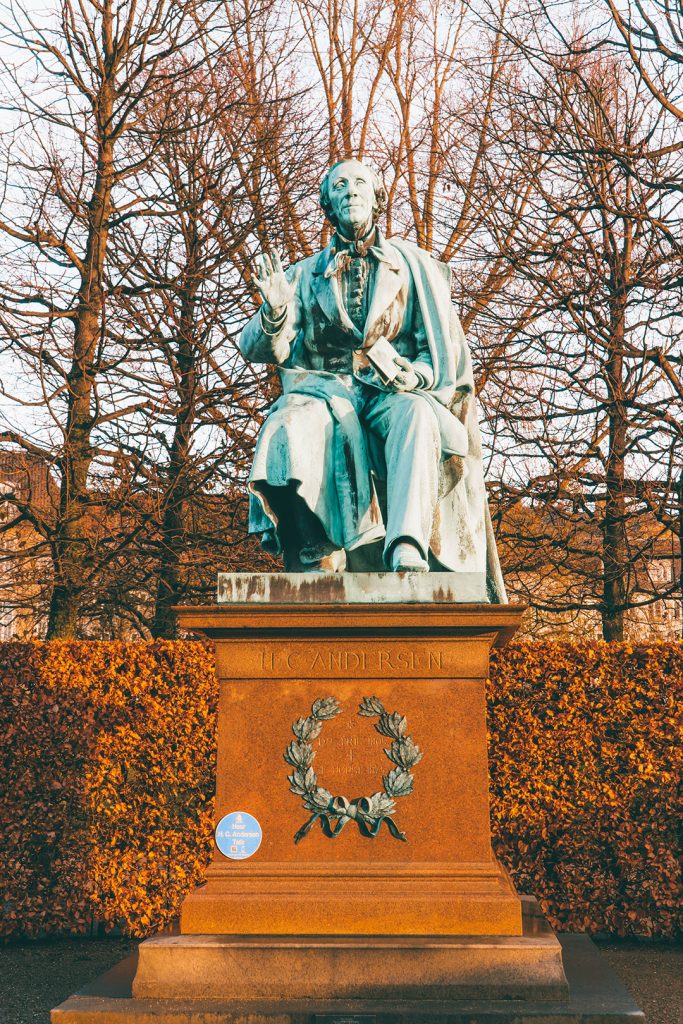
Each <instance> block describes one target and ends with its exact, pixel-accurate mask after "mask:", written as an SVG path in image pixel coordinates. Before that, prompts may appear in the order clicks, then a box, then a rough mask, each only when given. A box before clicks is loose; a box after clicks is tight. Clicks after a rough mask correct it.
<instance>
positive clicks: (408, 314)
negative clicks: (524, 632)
mask: <svg viewBox="0 0 683 1024" xmlns="http://www.w3.org/2000/svg"><path fill="white" fill-rule="evenodd" d="M371 252H372V253H373V254H374V256H375V258H376V259H377V267H376V270H375V277H374V290H373V294H372V297H371V301H370V308H369V311H368V315H367V320H366V323H365V328H364V331H363V332H360V331H359V330H358V329H357V328H356V327H355V326H354V324H353V323H352V321H351V319H350V317H349V315H348V313H347V312H346V310H345V308H344V304H343V301H342V299H341V294H340V287H339V280H338V276H337V275H336V274H335V273H333V272H332V271H333V270H334V264H333V261H334V258H335V253H334V249H333V246H332V244H330V245H328V246H327V247H326V248H325V249H323V250H322V252H320V253H318V254H316V255H314V256H311V257H308V258H307V259H304V260H301V261H300V262H299V263H297V264H295V265H294V266H292V267H291V268H290V269H289V270H288V271H287V275H286V276H287V278H288V280H289V281H290V282H291V283H292V284H293V285H294V289H295V290H294V295H293V298H292V300H291V301H290V303H289V305H288V307H287V314H286V318H285V320H284V322H283V324H282V325H281V327H280V329H279V330H278V332H277V334H275V335H269V334H266V333H264V331H263V330H262V321H261V318H260V315H259V313H257V314H256V315H255V316H254V317H252V319H251V320H250V321H249V323H248V324H247V325H246V327H245V328H244V331H243V333H242V337H241V339H240V348H241V350H242V352H243V354H244V355H245V356H246V358H248V359H251V360H253V361H255V362H267V363H273V362H274V363H277V364H278V365H279V368H280V376H281V379H282V385H283V395H282V397H281V398H279V399H278V400H277V401H276V402H275V403H274V404H273V406H272V408H271V410H270V413H269V417H268V418H267V420H266V423H265V424H264V427H263V428H262V431H261V436H260V437H259V441H258V444H257V450H256V453H255V457H254V465H253V467H252V472H251V477H250V481H251V487H252V496H251V506H250V529H251V530H252V531H253V532H257V533H261V534H262V537H263V543H264V546H266V547H268V548H269V549H270V550H278V541H277V533H276V530H275V521H274V520H275V517H274V516H273V513H272V510H270V509H269V508H268V507H267V503H266V502H265V501H264V498H263V495H262V494H260V493H259V491H258V481H259V480H267V481H268V482H270V483H271V485H275V486H278V485H284V483H286V482H287V481H291V480H300V481H301V483H300V485H299V487H298V493H299V495H300V496H301V497H302V498H303V500H304V501H306V503H307V505H308V506H309V508H310V509H311V510H312V511H313V512H315V513H316V515H318V517H319V518H320V520H321V522H322V523H323V526H324V527H325V529H326V532H327V535H328V537H330V540H332V541H333V542H334V543H335V544H338V545H339V546H340V547H344V548H345V549H346V550H347V551H353V550H354V549H359V548H363V547H364V546H365V545H368V544H371V543H374V542H376V541H377V540H378V539H380V538H381V537H382V536H383V534H384V528H383V524H382V520H381V515H380V513H379V503H378V499H377V494H376V490H375V481H374V479H373V471H374V472H375V473H377V472H378V471H379V473H380V474H381V465H382V453H381V442H380V441H379V439H378V438H376V437H374V436H373V435H372V434H371V433H370V432H369V431H364V430H363V429H362V424H361V423H360V422H359V418H358V413H359V412H360V410H359V408H358V403H357V402H356V401H355V400H354V395H357V394H358V393H359V389H358V385H357V384H354V380H353V378H352V377H351V376H350V375H349V376H345V375H339V374H334V373H328V372H326V371H325V369H324V365H325V357H324V354H321V347H322V346H321V339H322V338H323V337H325V336H329V337H332V338H333V337H334V336H335V335H334V332H339V336H340V338H342V339H347V340H346V345H347V347H351V348H357V349H362V348H368V347H369V346H370V345H371V344H372V343H373V342H374V341H376V340H377V338H378V337H380V336H381V335H384V336H385V337H386V338H388V339H389V340H390V341H391V343H392V344H393V345H394V347H395V348H396V349H397V351H398V352H399V353H400V354H401V355H405V356H406V357H407V358H408V359H410V360H411V362H412V363H413V366H414V368H415V369H416V370H417V371H418V373H419V374H420V376H421V377H422V379H423V385H424V386H423V387H421V388H420V389H418V390H417V391H415V392H411V394H414V395H416V396H419V397H420V399H421V400H423V401H426V402H428V403H429V405H430V407H431V408H432V410H433V412H434V414H435V417H436V420H437V423H438V428H439V435H440V439H441V464H440V477H441V487H440V494H439V500H438V504H437V507H436V509H435V512H434V518H433V523H434V527H433V531H432V537H431V541H430V551H431V555H432V559H433V560H436V563H437V565H436V567H437V568H442V569H446V570H450V571H453V572H456V573H457V572H465V573H468V574H472V573H473V574H476V575H478V576H479V575H480V576H481V579H482V581H485V592H486V593H487V595H488V599H489V600H491V601H504V600H505V590H504V586H503V581H502V576H501V572H500V566H499V563H498V558H497V554H496V547H495V541H494V539H493V532H492V529H491V522H490V516H489V512H488V503H487V500H486V491H485V487H484V476H483V466H482V454H481V442H480V435H479V426H478V421H477V412H476V400H475V397H474V379H473V375H472V365H471V360H470V355H469V351H468V348H467V343H466V340H465V337H464V334H463V331H462V328H461V326H460V321H459V319H458V316H457V314H456V312H455V310H454V309H453V306H452V304H451V296H450V270H449V268H448V267H447V266H446V265H445V264H443V263H440V262H439V261H437V260H435V259H434V258H433V257H432V256H430V255H429V254H428V253H426V252H424V251H423V250H421V249H419V248H418V247H417V246H415V245H412V244H411V243H409V242H406V241H403V240H399V239H392V240H385V239H383V238H381V236H380V237H379V238H378V242H377V244H376V245H375V246H374V247H373V248H372V250H371ZM367 386H368V385H365V387H366V388H367ZM322 403H324V406H325V410H326V411H325V410H324V409H323V407H322ZM297 407H298V409H299V413H298V415H297V417H295V418H292V423H295V422H296V421H297V420H298V422H299V423H300V424H301V423H305V418H304V417H306V416H308V417H310V428H309V429H310V430H311V436H308V437H300V438H298V446H297V445H296V444H292V438H289V439H288V440H287V441H286V442H284V443H283V438H282V437H280V438H278V439H276V437H275V435H276V434H277V433H278V431H270V432H269V429H268V425H269V424H268V421H269V420H270V418H271V417H272V416H273V414H275V413H278V412H279V413H283V412H284V413H286V412H287V410H292V411H293V410H294V409H295V408H297ZM304 410H305V411H304ZM302 411H303V417H302V415H301V413H302ZM272 422H273V424H275V423H276V422H279V423H280V424H282V423H283V422H284V423H287V417H286V415H285V417H284V419H283V417H282V416H280V417H278V418H276V419H275V420H273V421H272ZM316 432H317V436H318V437H320V436H322V433H321V432H327V434H328V436H330V432H331V437H330V440H331V447H328V448H327V452H328V458H327V465H326V466H324V467H320V468H319V469H318V470H317V471H316V472H314V473H313V479H311V478H310V476H311V474H310V466H311V463H310V459H306V457H305V455H304V452H306V451H307V452H308V454H309V455H310V445H311V443H312V442H313V436H315V433H316ZM297 447H299V448H300V449H301V450H300V451H297V450H296V449H297ZM286 448H287V449H289V450H287V451H285V449H286ZM330 453H331V457H329V456H330ZM349 456H350V457H349ZM453 456H455V457H456V458H453ZM351 465H352V468H349V467H350V466H351ZM307 473H308V475H309V478H308V479H304V477H306V475H307ZM323 476H324V477H325V479H323V478H322V477H323ZM389 500H391V501H392V502H396V501H407V502H409V501H410V500H411V495H410V494H392V495H390V497H389ZM368 550H369V549H368ZM377 568H381V565H379V566H377ZM483 589H484V584H483Z"/></svg>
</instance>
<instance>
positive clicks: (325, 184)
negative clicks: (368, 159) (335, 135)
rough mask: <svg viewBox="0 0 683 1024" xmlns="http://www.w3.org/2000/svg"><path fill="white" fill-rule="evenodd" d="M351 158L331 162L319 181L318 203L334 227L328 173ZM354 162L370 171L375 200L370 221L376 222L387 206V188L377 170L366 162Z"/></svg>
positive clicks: (349, 161) (348, 161)
mask: <svg viewBox="0 0 683 1024" xmlns="http://www.w3.org/2000/svg"><path fill="white" fill-rule="evenodd" d="M352 159H353V158H351V159H346V160H337V162H336V163H334V164H332V166H331V167H330V168H328V170H327V171H326V173H325V177H324V178H323V180H322V181H321V182H320V205H321V206H322V208H323V213H324V214H325V216H326V217H327V219H328V220H329V221H330V223H331V224H332V225H333V226H334V227H335V228H336V227H337V225H336V223H335V220H334V214H333V212H332V203H331V201H330V175H331V174H332V171H334V170H335V169H336V168H337V167H340V166H341V164H348V163H351V160H352ZM355 162H356V163H361V164H363V167H366V168H367V170H368V171H370V174H371V176H372V187H373V190H374V193H375V202H374V203H373V206H372V223H373V224H376V223H377V221H378V220H379V218H380V217H381V216H382V214H383V213H384V211H385V210H386V208H387V202H388V198H389V197H388V196H387V190H386V189H385V187H384V185H383V184H382V179H381V178H380V176H379V174H378V173H377V171H375V170H373V168H372V167H369V166H368V164H365V163H363V161H362V160H357V161H355Z"/></svg>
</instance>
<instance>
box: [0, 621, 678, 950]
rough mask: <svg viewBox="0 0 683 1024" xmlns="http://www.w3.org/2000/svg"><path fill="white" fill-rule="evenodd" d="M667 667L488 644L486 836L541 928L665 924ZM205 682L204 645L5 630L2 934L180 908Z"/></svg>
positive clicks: (194, 822) (203, 773) (203, 816)
mask: <svg viewBox="0 0 683 1024" xmlns="http://www.w3.org/2000/svg"><path fill="white" fill-rule="evenodd" d="M682 682H683V645H682V644H666V643H659V644H653V645H631V644H617V643H612V644H606V643H601V642H586V643H574V642H572V643H569V642H564V643H560V642H539V641H535V642H526V643H513V644H511V645H510V646H508V647H507V648H505V650H503V651H501V652H497V653H496V655H495V658H494V662H493V665H492V675H491V683H490V687H489V747H490V759H491V779H492V783H491V784H492V794H491V797H492V826H493V833H494V845H495V848H496V851H497V853H498V855H499V856H500V858H501V859H502V860H503V862H504V863H505V864H506V865H507V866H508V868H509V869H510V871H511V872H512V875H513V878H514V880H515V883H516V885H517V888H518V890H519V891H521V892H530V893H533V894H535V895H536V896H537V897H538V898H539V900H540V902H541V905H542V907H543V909H544V911H545V912H546V914H547V915H548V917H549V919H550V920H551V922H552V923H553V925H554V926H555V927H556V928H559V929H561V930H581V931H583V930H585V931H589V932H597V931H600V932H610V933H613V934H617V935H648V936H660V937H673V936H675V935H677V934H679V932H680V917H679V913H680V906H681V869H680V857H679V849H678V846H677V842H678V838H677V826H678V825H679V821H680V805H678V804H677V798H678V792H677V787H678V786H679V784H680V779H681V760H682V758H681V745H680V722H679V721H677V707H676V702H677V701H679V700H680V694H681V689H682V687H681V683H682ZM216 697H217V693H216V683H215V678H214V674H213V671H212V654H211V651H210V650H209V649H208V648H206V647H205V646H203V645H202V644H200V643H195V642H182V641H177V642H170V641H167V642H158V643H149V644H126V643H119V642H80V643H79V642H68V641H53V642H51V643H34V644H19V643H5V644H0V728H1V729H2V735H3V738H4V744H3V756H2V760H1V763H0V823H1V827H2V837H3V838H2V844H1V845H0V898H1V899H2V907H3V913H2V923H1V926H0V928H1V930H0V934H2V935H3V936H4V937H5V938H8V937H18V936H44V935H50V934H59V933H61V934H65V933H71V934H79V933H84V932H86V931H87V930H89V929H90V928H91V926H92V924H93V922H102V923H104V924H105V926H106V927H107V928H121V929H123V931H125V932H127V933H130V934H133V935H148V934H151V933H153V932H155V931H157V930H158V929H159V928H161V927H163V926H164V925H165V924H167V923H168V922H169V921H170V920H171V919H172V918H173V917H174V916H175V914H176V913H177V910H178V907H179V904H180V902H181V900H182V898H183V896H184V894H185V893H186V892H187V891H188V890H189V889H190V888H191V887H192V886H193V885H196V884H197V882H198V881H200V879H201V878H202V874H203V871H204V868H205V865H206V863H207V862H208V859H209V855H210V850H211V842H212V796H213V785H214V778H213V763H214V745H215V721H216ZM678 710H679V709H678Z"/></svg>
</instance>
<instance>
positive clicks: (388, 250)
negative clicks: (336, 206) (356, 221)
mask: <svg viewBox="0 0 683 1024" xmlns="http://www.w3.org/2000/svg"><path fill="white" fill-rule="evenodd" d="M366 238H367V240H368V242H370V245H369V246H368V248H367V252H368V253H371V254H372V255H373V256H374V257H375V259H376V260H378V261H379V262H380V263H386V264H387V266H388V267H389V269H391V270H396V271H398V270H400V269H401V267H400V264H399V261H398V254H397V252H396V250H395V249H394V247H393V246H392V245H391V242H389V241H388V240H387V239H386V238H384V236H383V234H382V232H381V231H380V229H379V228H378V227H377V226H376V225H375V228H374V230H373V231H372V232H371V233H370V235H369V236H366ZM356 244H357V243H352V242H349V241H348V240H347V239H345V238H343V236H340V234H339V233H338V232H337V234H335V235H333V236H332V238H331V239H330V241H329V243H328V244H327V245H326V246H325V248H324V249H323V250H322V252H321V253H320V254H319V255H318V259H317V260H316V263H315V268H314V270H313V273H314V274H324V273H325V271H326V270H327V268H328V266H329V265H330V263H331V262H332V260H333V259H334V258H335V256H336V255H337V253H338V252H351V246H352V245H356Z"/></svg>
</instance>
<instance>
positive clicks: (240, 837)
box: [216, 811, 263, 860]
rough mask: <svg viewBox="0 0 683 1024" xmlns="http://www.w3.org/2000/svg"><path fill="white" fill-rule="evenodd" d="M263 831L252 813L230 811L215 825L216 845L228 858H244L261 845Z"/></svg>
mask: <svg viewBox="0 0 683 1024" xmlns="http://www.w3.org/2000/svg"><path fill="white" fill-rule="evenodd" d="M262 839H263V831H262V829H261V826H260V825H259V823H258V821H257V820H256V818H255V817H254V815H253V814H247V812H246V811H231V812H230V814H226V815H225V816H224V817H222V818H221V820H220V821H219V822H218V825H217V826H216V846H217V847H218V849H219V850H220V851H221V853H222V854H223V856H224V857H229V858H230V860H246V858H247V857H251V856H253V855H254V854H255V853H256V851H257V850H258V848H259V846H260V845H261V840H262Z"/></svg>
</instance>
